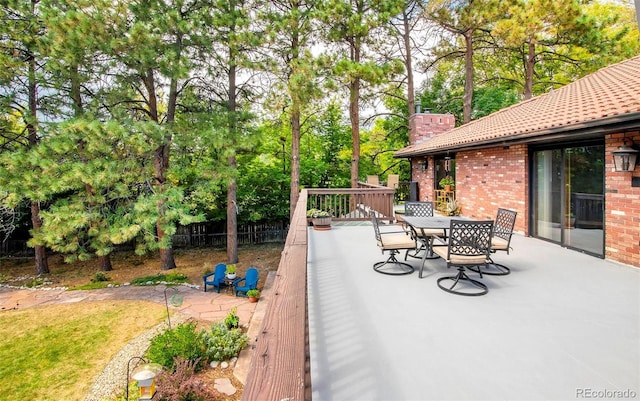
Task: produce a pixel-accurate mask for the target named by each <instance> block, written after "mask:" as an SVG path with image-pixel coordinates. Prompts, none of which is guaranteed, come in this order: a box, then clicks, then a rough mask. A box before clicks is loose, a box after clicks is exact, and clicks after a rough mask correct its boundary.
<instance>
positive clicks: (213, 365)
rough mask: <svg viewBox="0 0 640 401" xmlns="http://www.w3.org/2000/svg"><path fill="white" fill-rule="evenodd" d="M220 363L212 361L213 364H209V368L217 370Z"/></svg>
mask: <svg viewBox="0 0 640 401" xmlns="http://www.w3.org/2000/svg"><path fill="white" fill-rule="evenodd" d="M219 363H220V362H218V361H211V363H210V364H209V366H211V367H212V368H214V369H215V368H217V367H218V364H219Z"/></svg>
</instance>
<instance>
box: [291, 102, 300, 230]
mask: <svg viewBox="0 0 640 401" xmlns="http://www.w3.org/2000/svg"><path fill="white" fill-rule="evenodd" d="M299 197H300V109H299V108H298V107H297V105H294V107H293V110H292V113H291V195H290V197H289V221H293V212H294V211H295V209H296V205H297V204H298V198H299Z"/></svg>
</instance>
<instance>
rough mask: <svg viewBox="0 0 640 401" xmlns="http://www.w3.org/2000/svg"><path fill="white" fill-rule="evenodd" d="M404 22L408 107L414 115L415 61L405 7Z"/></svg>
mask: <svg viewBox="0 0 640 401" xmlns="http://www.w3.org/2000/svg"><path fill="white" fill-rule="evenodd" d="M402 24H403V27H404V32H402V41H403V43H404V57H405V62H404V64H405V68H406V69H407V109H408V115H409V116H412V115H413V114H415V112H416V98H415V93H414V91H415V89H414V88H413V63H412V60H411V57H412V53H411V27H410V26H409V15H407V10H406V9H405V10H404V12H403V14H402Z"/></svg>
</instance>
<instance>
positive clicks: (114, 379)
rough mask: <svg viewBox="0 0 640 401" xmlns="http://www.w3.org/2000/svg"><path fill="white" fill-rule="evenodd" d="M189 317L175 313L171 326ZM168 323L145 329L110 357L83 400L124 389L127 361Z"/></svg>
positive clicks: (97, 400)
mask: <svg viewBox="0 0 640 401" xmlns="http://www.w3.org/2000/svg"><path fill="white" fill-rule="evenodd" d="M188 319H189V317H188V316H186V315H182V314H175V315H173V316H172V317H171V323H172V327H175V325H176V324H180V323H182V322H184V321H186V320H188ZM168 328H169V326H168V323H167V322H166V321H164V322H162V323H160V324H158V325H157V326H155V327H153V328H151V329H149V330H147V331H146V332H144V333H143V334H141V335H139V336H138V337H136V338H134V339H133V340H132V341H130V342H129V343H128V344H127V345H125V346H124V347H122V349H121V350H120V351H119V352H118V353H117V354H116V355H115V356H114V357H113V358H112V359H111V361H110V362H109V363H108V364H107V366H105V368H104V370H103V371H102V372H101V373H100V374H99V375H98V376H97V377H96V379H95V381H94V382H93V385H92V386H91V390H90V391H89V394H87V396H86V397H85V399H84V401H104V400H111V399H115V397H116V396H117V395H118V394H119V392H120V391H124V390H125V384H126V383H127V382H128V379H127V363H129V360H130V359H131V358H133V357H136V356H137V357H141V356H143V355H144V353H145V352H146V351H147V349H148V348H149V345H150V343H151V339H152V338H153V337H155V336H156V335H158V334H160V333H161V332H163V331H164V330H166V329H168ZM134 362H135V361H132V364H131V366H130V370H131V371H133V368H134V367H135V366H137V364H136V363H134Z"/></svg>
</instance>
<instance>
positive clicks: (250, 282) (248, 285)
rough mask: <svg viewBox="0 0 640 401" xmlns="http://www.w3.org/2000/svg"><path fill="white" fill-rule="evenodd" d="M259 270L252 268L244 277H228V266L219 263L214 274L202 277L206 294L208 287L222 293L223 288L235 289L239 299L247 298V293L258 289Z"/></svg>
mask: <svg viewBox="0 0 640 401" xmlns="http://www.w3.org/2000/svg"><path fill="white" fill-rule="evenodd" d="M258 280H259V275H258V269H256V268H255V267H250V268H248V269H247V272H246V273H245V276H244V277H234V278H229V277H227V265H226V264H224V263H218V264H217V265H216V267H215V269H214V271H213V273H209V274H205V275H204V276H202V281H203V284H204V292H207V285H208V286H211V287H213V288H214V290H216V292H218V293H219V292H220V290H221V289H222V288H231V287H233V289H234V291H235V294H236V296H237V297H247V292H249V291H250V290H255V289H257V287H258Z"/></svg>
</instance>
